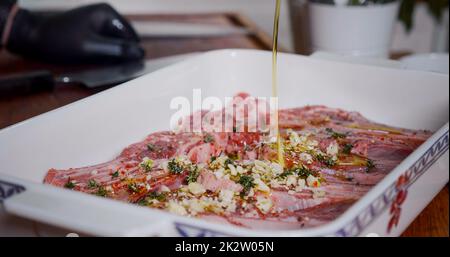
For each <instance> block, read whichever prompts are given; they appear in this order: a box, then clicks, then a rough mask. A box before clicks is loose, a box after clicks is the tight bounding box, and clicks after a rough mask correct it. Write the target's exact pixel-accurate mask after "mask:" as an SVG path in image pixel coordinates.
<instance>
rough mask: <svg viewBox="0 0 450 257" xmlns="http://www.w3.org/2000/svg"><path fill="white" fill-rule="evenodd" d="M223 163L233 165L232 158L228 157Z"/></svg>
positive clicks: (226, 165)
mask: <svg viewBox="0 0 450 257" xmlns="http://www.w3.org/2000/svg"><path fill="white" fill-rule="evenodd" d="M224 164H225V167H228V165H230V164H231V165H233V166H235V165H234V161H233V160H232V159H230V158H228V159H226V160H225V162H224Z"/></svg>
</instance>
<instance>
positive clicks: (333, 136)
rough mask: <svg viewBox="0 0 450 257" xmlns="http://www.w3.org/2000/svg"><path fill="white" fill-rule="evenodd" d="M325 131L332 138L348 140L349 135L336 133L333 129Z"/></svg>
mask: <svg viewBox="0 0 450 257" xmlns="http://www.w3.org/2000/svg"><path fill="white" fill-rule="evenodd" d="M325 131H326V132H327V133H328V134H330V136H331V137H332V138H334V139H340V138H346V137H347V134H346V133H339V132H336V131H334V130H333V129H332V128H326V129H325Z"/></svg>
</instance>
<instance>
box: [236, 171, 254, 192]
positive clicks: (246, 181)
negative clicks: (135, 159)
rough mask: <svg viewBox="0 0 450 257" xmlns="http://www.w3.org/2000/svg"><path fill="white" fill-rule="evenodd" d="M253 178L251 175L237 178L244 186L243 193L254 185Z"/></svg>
mask: <svg viewBox="0 0 450 257" xmlns="http://www.w3.org/2000/svg"><path fill="white" fill-rule="evenodd" d="M254 181H255V179H254V178H253V177H251V176H247V175H242V176H241V177H240V178H239V184H241V185H242V186H243V187H244V190H243V193H244V194H247V193H248V191H250V189H252V188H253V187H254V186H255V183H254Z"/></svg>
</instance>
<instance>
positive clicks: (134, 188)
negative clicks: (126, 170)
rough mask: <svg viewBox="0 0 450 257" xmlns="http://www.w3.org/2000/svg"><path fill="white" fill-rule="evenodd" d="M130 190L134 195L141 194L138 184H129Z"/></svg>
mask: <svg viewBox="0 0 450 257" xmlns="http://www.w3.org/2000/svg"><path fill="white" fill-rule="evenodd" d="M128 190H129V191H131V192H132V193H139V188H138V186H137V185H136V183H130V184H128Z"/></svg>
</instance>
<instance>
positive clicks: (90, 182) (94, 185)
mask: <svg viewBox="0 0 450 257" xmlns="http://www.w3.org/2000/svg"><path fill="white" fill-rule="evenodd" d="M87 186H88V188H90V189H93V188H96V187H97V186H98V184H97V182H96V181H95V180H93V179H90V180H89V181H88V184H87Z"/></svg>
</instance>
